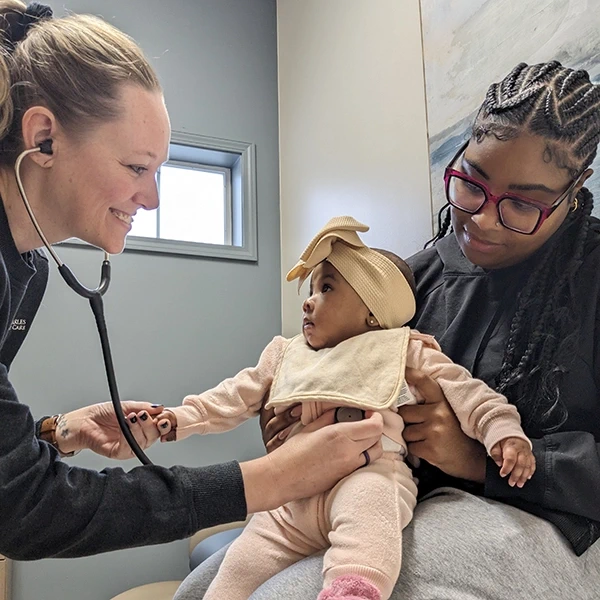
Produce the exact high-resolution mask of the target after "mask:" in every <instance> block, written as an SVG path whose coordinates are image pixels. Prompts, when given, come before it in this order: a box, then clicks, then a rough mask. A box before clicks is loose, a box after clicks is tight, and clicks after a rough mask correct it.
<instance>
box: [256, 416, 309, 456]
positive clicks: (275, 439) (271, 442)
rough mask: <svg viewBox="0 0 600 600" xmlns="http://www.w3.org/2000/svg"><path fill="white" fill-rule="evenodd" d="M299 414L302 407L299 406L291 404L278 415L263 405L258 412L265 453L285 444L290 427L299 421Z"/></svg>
mask: <svg viewBox="0 0 600 600" xmlns="http://www.w3.org/2000/svg"><path fill="white" fill-rule="evenodd" d="M301 414H302V407H301V406H300V405H299V404H293V405H292V406H290V407H289V408H288V409H287V410H285V411H284V412H282V413H280V414H278V415H276V414H275V409H274V408H270V409H269V410H267V409H265V408H264V405H263V408H262V409H261V411H260V429H261V431H262V439H263V444H264V445H265V448H266V449H267V452H272V451H273V450H275V449H276V448H279V446H281V444H283V442H285V440H286V438H287V436H288V435H289V433H290V431H291V429H292V427H293V426H294V425H295V424H296V423H297V422H298V421H300V415H301Z"/></svg>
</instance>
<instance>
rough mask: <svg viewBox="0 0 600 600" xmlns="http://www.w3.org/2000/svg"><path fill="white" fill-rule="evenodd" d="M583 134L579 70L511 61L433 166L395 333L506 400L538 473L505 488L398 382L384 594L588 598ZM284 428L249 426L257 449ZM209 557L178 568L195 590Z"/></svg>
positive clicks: (593, 558)
mask: <svg viewBox="0 0 600 600" xmlns="http://www.w3.org/2000/svg"><path fill="white" fill-rule="evenodd" d="M599 140H600V86H598V85H593V84H592V83H591V82H590V80H589V76H588V74H587V73H586V72H585V71H573V70H571V69H567V68H565V67H563V66H562V65H561V64H560V63H558V62H550V63H546V64H540V65H532V66H528V65H525V64H520V65H518V66H517V67H516V68H515V69H514V70H513V71H511V73H510V74H509V75H508V76H507V77H506V78H505V79H504V80H503V81H501V82H500V83H496V84H493V85H492V86H491V87H490V88H489V91H488V93H487V95H486V98H485V101H484V103H483V105H482V106H481V109H480V111H479V113H478V115H477V118H476V120H475V123H474V126H473V130H472V135H471V137H470V139H469V141H468V142H467V143H466V144H465V145H464V146H463V147H461V148H460V149H459V151H458V153H457V154H456V156H455V157H454V158H453V159H452V161H451V162H450V164H449V165H448V168H447V169H446V173H445V178H444V179H445V181H444V183H445V189H446V197H447V200H448V205H447V207H445V208H444V209H443V211H442V213H441V218H440V225H441V226H440V228H439V232H438V233H437V235H436V237H435V238H434V239H433V240H432V243H430V244H429V247H428V248H427V249H426V250H424V251H422V252H419V253H418V254H416V255H415V256H413V257H412V259H410V260H409V261H408V262H409V263H410V265H411V267H412V268H413V271H414V273H415V276H416V280H417V288H418V295H417V315H416V317H415V319H414V321H413V322H412V325H413V326H414V327H416V328H417V329H419V330H420V331H423V332H426V333H430V334H434V335H435V336H436V338H437V340H438V341H439V343H440V345H441V346H442V349H443V350H444V352H445V353H446V354H448V355H449V356H450V357H451V358H452V359H453V360H454V361H455V362H458V363H460V364H462V365H463V366H465V367H466V368H467V369H469V370H470V371H471V372H472V373H473V374H474V375H475V376H476V377H479V378H481V379H483V380H484V381H486V382H487V383H488V384H490V385H491V386H492V387H495V388H496V389H498V390H499V391H501V392H502V393H504V394H505V395H506V396H507V397H508V398H509V400H510V401H511V402H512V403H514V404H515V405H516V406H517V407H518V409H519V412H520V414H521V417H522V419H523V426H524V430H525V432H526V433H527V435H529V436H530V438H532V441H533V446H534V454H535V456H536V462H537V469H538V470H537V471H536V473H535V475H534V476H533V478H532V479H531V480H530V481H529V482H528V484H527V485H525V486H524V487H523V488H516V487H511V486H509V485H508V484H507V482H506V480H505V479H502V478H500V477H499V476H498V469H497V468H493V464H492V463H491V462H490V460H489V459H487V458H486V456H485V452H484V449H483V447H482V446H481V445H480V444H479V443H478V442H475V441H473V440H471V439H469V438H467V436H465V434H464V433H463V432H462V431H461V429H460V427H459V426H458V423H457V421H456V419H455V418H454V416H453V415H452V412H451V410H450V408H449V406H448V403H447V401H446V399H445V398H444V396H443V394H442V393H441V390H440V389H439V388H438V387H437V385H436V384H435V382H434V381H433V380H431V379H429V378H427V377H425V376H424V375H422V374H420V373H413V374H412V379H413V382H414V383H415V384H416V385H417V387H419V388H420V390H421V392H422V393H423V395H424V396H425V397H426V398H427V399H428V401H427V403H426V404H424V405H420V406H406V407H403V408H401V413H402V416H403V417H404V420H405V422H406V424H407V427H406V429H405V430H404V434H405V439H406V440H407V441H408V442H409V450H410V451H411V452H412V454H413V455H415V456H417V457H419V458H420V459H421V466H420V468H419V469H417V471H416V473H417V476H418V477H419V479H420V495H421V498H422V501H421V502H420V503H419V504H418V505H417V508H416V510H415V513H414V520H413V522H412V523H411V524H410V525H409V526H408V528H407V529H406V530H405V535H404V538H403V561H404V564H403V571H402V575H401V577H400V581H399V583H398V584H397V586H396V589H395V591H394V593H393V595H392V600H434V599H435V600H442V599H443V600H459V599H460V600H465V599H472V600H509V599H511V600H532V599H538V598H539V599H546V598H561V599H567V600H591V599H592V598H597V597H598V589H600V542H598V543H596V541H597V539H598V537H600V502H599V500H598V498H600V393H599V391H600V325H598V323H600V221H598V220H597V219H595V218H593V217H591V216H590V214H591V211H592V206H593V198H592V194H591V193H590V192H589V190H588V189H587V188H585V187H584V183H585V181H586V179H587V178H588V177H589V176H590V175H591V174H592V171H591V169H590V168H589V167H590V165H591V163H592V161H593V160H594V157H595V156H596V150H597V146H598V142H599ZM292 422H293V417H292V416H291V414H289V413H287V414H284V415H278V416H277V417H274V416H273V415H272V414H270V413H265V414H264V415H263V419H262V425H263V432H264V438H265V442H266V444H267V447H268V449H272V448H275V447H277V446H278V445H279V443H280V442H281V438H284V437H285V434H286V431H287V428H288V426H289V425H290V423H292ZM219 560H220V554H219V553H218V554H217V555H215V556H214V557H213V558H211V559H209V560H208V561H207V562H206V563H204V564H203V565H202V566H201V567H199V568H198V569H197V571H195V572H194V573H193V574H192V575H190V577H189V578H188V579H190V580H192V579H194V580H195V581H194V586H195V589H196V593H197V590H198V589H199V588H198V586H199V580H202V579H206V580H210V578H211V576H212V573H214V569H215V564H217V563H218V562H219ZM321 567H322V560H321V559H320V558H319V557H312V558H308V559H305V560H304V561H302V562H300V563H298V564H297V565H295V566H294V567H291V568H289V569H288V570H287V571H284V572H283V573H281V574H279V575H278V576H277V577H275V578H273V579H272V580H271V581H269V582H267V583H266V584H265V585H263V587H262V588H260V589H259V590H258V591H257V592H255V593H254V594H253V595H252V596H251V600H258V599H267V598H269V599H271V598H286V599H289V600H296V599H298V600H300V599H303V600H304V599H306V598H315V597H316V596H317V594H318V592H319V581H320V569H321ZM186 588H187V582H184V584H183V585H182V588H181V589H180V591H179V593H178V594H177V596H176V600H188V599H189V598H191V596H189V595H187V592H186ZM348 598H350V596H349V597H348Z"/></svg>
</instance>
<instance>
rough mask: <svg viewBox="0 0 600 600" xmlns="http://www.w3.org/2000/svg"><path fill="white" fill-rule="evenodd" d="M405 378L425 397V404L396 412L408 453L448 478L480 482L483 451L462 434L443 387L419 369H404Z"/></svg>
mask: <svg viewBox="0 0 600 600" xmlns="http://www.w3.org/2000/svg"><path fill="white" fill-rule="evenodd" d="M406 379H407V381H408V382H409V383H410V384H412V385H414V386H415V387H416V388H417V389H418V390H419V392H420V393H421V396H423V398H425V403H424V404H417V405H405V406H402V407H400V409H399V410H398V412H399V413H400V416H401V417H402V418H403V419H404V423H405V425H406V427H405V429H404V439H405V441H406V443H407V445H408V451H409V452H410V453H411V454H412V455H413V456H417V457H419V458H422V459H423V460H426V461H427V462H428V463H430V464H432V465H434V466H436V467H438V468H439V469H441V470H442V471H444V473H447V474H448V475H451V476H453V477H460V478H461V479H468V480H470V481H477V482H479V483H483V481H485V465H486V455H485V448H484V447H483V446H482V445H481V444H480V443H479V442H478V441H477V440H473V439H471V438H470V437H468V436H467V435H465V433H464V432H463V431H462V429H461V428H460V423H459V422H458V419H457V418H456V415H455V414H454V411H453V410H452V408H451V407H450V405H449V404H448V400H446V397H445V396H444V392H443V391H442V388H441V387H440V386H439V385H438V383H437V382H436V381H435V379H432V378H431V377H429V376H428V375H425V373H423V372H422V371H419V370H418V369H411V368H410V367H407V368H406Z"/></svg>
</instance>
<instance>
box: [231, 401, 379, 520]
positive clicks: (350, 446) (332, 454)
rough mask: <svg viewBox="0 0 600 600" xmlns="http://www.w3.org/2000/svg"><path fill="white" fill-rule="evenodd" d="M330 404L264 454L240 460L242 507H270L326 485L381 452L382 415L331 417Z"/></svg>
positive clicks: (252, 509)
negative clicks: (353, 418) (348, 420)
mask: <svg viewBox="0 0 600 600" xmlns="http://www.w3.org/2000/svg"><path fill="white" fill-rule="evenodd" d="M334 412H335V411H333V410H330V411H327V412H326V413H325V414H323V415H322V416H321V417H319V418H318V419H316V420H315V421H313V422H312V423H311V424H310V425H308V426H307V427H305V428H304V429H303V430H302V431H301V432H300V433H298V434H296V435H294V436H293V437H292V438H290V439H289V441H288V442H286V444H285V445H284V446H282V447H281V448H278V449H277V450H275V451H273V452H271V453H270V454H268V455H267V456H264V457H262V458H258V459H256V460H253V461H249V462H246V463H242V464H241V465H240V466H241V468H242V474H243V477H244V486H245V490H246V504H247V506H248V512H249V513H253V512H257V511H263V510H270V509H273V508H277V507H278V506H281V505H283V504H285V503H286V502H290V501H291V500H298V499H300V498H307V497H309V496H314V495H315V494H318V493H320V492H324V491H326V490H329V489H331V488H332V487H333V486H334V485H335V484H336V483H337V482H338V481H339V480H340V479H342V478H343V477H345V476H346V475H349V474H350V473H352V472H353V471H355V470H356V469H358V468H360V467H364V466H365V464H366V459H365V456H364V454H363V452H364V451H365V450H366V451H368V453H369V458H370V460H371V461H375V460H377V459H378V458H380V457H381V455H382V453H383V451H382V448H381V435H382V433H383V419H382V417H381V415H380V414H379V413H367V417H368V418H366V419H364V420H363V421H356V422H354V423H336V424H333V423H334V419H335V415H334Z"/></svg>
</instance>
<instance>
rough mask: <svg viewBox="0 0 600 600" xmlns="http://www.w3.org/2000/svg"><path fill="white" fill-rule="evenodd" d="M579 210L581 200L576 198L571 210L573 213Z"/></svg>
mask: <svg viewBox="0 0 600 600" xmlns="http://www.w3.org/2000/svg"><path fill="white" fill-rule="evenodd" d="M578 208H579V200H578V199H577V198H575V202H573V208H572V209H571V212H575V211H576V210H577V209H578Z"/></svg>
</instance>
